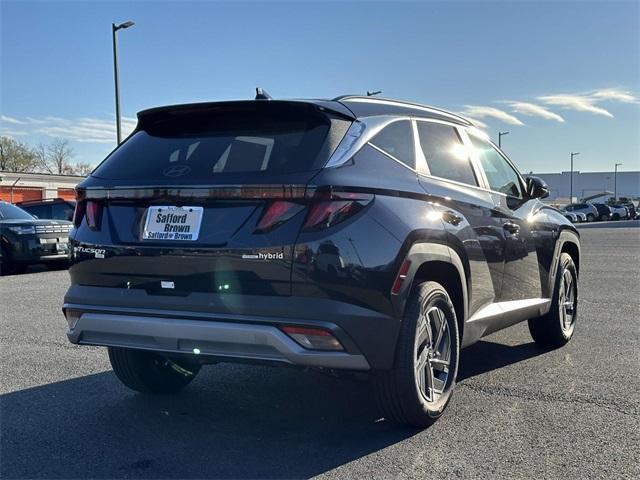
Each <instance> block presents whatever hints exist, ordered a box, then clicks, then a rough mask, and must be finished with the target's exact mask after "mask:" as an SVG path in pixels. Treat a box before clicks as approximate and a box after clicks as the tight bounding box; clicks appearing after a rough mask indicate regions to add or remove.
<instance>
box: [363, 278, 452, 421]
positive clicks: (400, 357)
mask: <svg viewBox="0 0 640 480" xmlns="http://www.w3.org/2000/svg"><path fill="white" fill-rule="evenodd" d="M437 310H439V311H440V312H441V313H442V315H443V317H444V320H443V319H442V317H438V318H440V321H441V324H443V325H445V329H444V330H442V331H443V332H444V333H443V334H442V336H441V341H440V342H439V343H438V345H437V347H438V348H431V349H428V348H427V347H426V346H424V345H426V343H425V344H421V343H420V340H419V339H420V338H422V335H424V334H425V332H427V330H426V329H427V328H428V336H427V339H428V342H427V343H435V342H433V341H432V340H431V338H432V337H431V332H433V331H435V332H436V333H437V331H436V330H434V329H432V328H431V325H433V323H432V322H431V321H429V322H427V321H426V319H427V318H428V315H425V314H426V312H431V313H434V312H436V311H437ZM436 313H437V312H436ZM437 315H439V314H437ZM437 315H436V316H437ZM420 325H423V326H426V327H425V328H420V329H419V326H420ZM447 346H448V347H449V349H448V350H449V352H448V361H449V366H448V368H447V370H448V371H447V372H446V379H444V380H442V378H443V377H444V375H445V372H444V371H443V370H444V367H441V366H437V365H436V367H437V368H442V369H443V370H442V371H440V370H435V368H436V367H434V366H433V365H434V364H433V363H431V362H444V361H445V360H446V358H445V356H446V353H447V352H446V350H447ZM427 350H429V351H430V352H432V353H433V352H434V350H435V352H436V353H435V354H434V355H433V356H429V355H426V357H428V358H430V359H429V360H427V361H426V362H425V365H426V366H427V367H426V368H429V369H431V370H430V371H431V372H432V375H431V376H430V377H429V376H428V375H427V373H426V372H427V370H426V369H422V370H420V371H422V372H424V373H423V374H424V377H421V378H423V382H424V384H425V385H426V384H427V383H428V382H430V384H431V385H432V386H434V387H435V385H436V381H437V382H440V383H439V385H442V389H441V390H442V391H441V393H440V394H438V393H437V392H436V389H435V388H434V389H428V388H421V386H420V385H419V382H420V379H419V378H418V377H419V374H418V373H417V372H416V370H417V369H418V367H417V364H418V362H419V361H420V359H424V357H425V355H424V354H425V353H426V352H427ZM440 351H442V352H443V353H442V356H441V357H438V355H440ZM459 362H460V339H459V336H458V322H457V319H456V312H455V309H454V307H453V304H452V302H451V298H450V297H449V294H448V293H447V291H446V290H445V289H444V288H443V287H442V285H440V284H439V283H436V282H424V283H421V284H419V285H417V286H416V287H415V288H414V289H413V292H412V293H411V296H410V297H409V299H408V301H407V306H406V309H405V316H404V320H403V321H402V325H401V327H400V335H399V338H398V344H397V347H396V353H395V360H394V365H393V368H392V369H391V370H384V371H377V372H374V373H373V374H372V376H371V379H372V383H373V389H374V392H375V396H376V400H377V403H378V405H379V407H380V409H381V410H382V413H383V415H384V416H385V418H387V419H388V420H391V421H394V422H397V423H401V424H405V425H410V426H415V427H427V426H429V425H431V424H432V423H433V422H435V421H436V420H437V419H438V418H440V416H442V414H443V413H444V411H445V408H446V407H447V405H448V404H449V401H450V400H451V397H452V394H453V389H454V387H455V382H456V375H457V374H458V364H459ZM427 379H429V380H427ZM424 390H430V396H431V397H432V398H431V399H429V398H427V394H425V393H423V391H424Z"/></svg>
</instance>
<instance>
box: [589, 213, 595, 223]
mask: <svg viewBox="0 0 640 480" xmlns="http://www.w3.org/2000/svg"><path fill="white" fill-rule="evenodd" d="M595 219H596V216H595V215H594V214H593V213H588V214H587V222H593V221H595Z"/></svg>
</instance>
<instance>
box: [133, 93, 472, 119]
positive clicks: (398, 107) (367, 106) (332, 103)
mask: <svg viewBox="0 0 640 480" xmlns="http://www.w3.org/2000/svg"><path fill="white" fill-rule="evenodd" d="M252 102H273V103H284V104H286V103H290V104H292V105H294V104H301V103H302V104H311V105H313V106H315V107H316V108H318V109H320V110H325V111H329V112H332V113H334V114H338V115H341V116H343V117H347V118H350V119H352V120H355V119H357V118H363V117H371V116H378V115H395V116H411V117H420V118H427V119H435V120H443V121H448V122H451V123H455V124H458V125H462V126H473V123H472V122H471V121H469V120H468V119H466V118H464V117H462V116H460V115H457V114H455V113H452V112H448V111H446V110H442V109H439V108H436V107H431V106H428V105H421V104H418V103H412V102H406V101H401V100H394V99H390V98H381V97H372V96H360V95H342V96H339V97H336V98H334V99H331V100H328V99H293V100H234V101H222V102H201V103H186V104H179V105H166V106H161V107H154V108H149V109H146V110H142V111H140V112H138V121H139V122H145V121H152V118H153V117H157V116H158V115H162V114H167V113H169V114H170V113H173V112H176V113H177V112H180V113H188V112H193V113H197V112H202V111H206V110H208V109H213V108H216V109H217V108H220V107H224V106H229V107H233V105H241V104H247V103H252Z"/></svg>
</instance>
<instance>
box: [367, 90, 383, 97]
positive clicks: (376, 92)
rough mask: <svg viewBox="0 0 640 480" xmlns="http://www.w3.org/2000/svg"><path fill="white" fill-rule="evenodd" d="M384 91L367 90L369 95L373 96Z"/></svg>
mask: <svg viewBox="0 0 640 480" xmlns="http://www.w3.org/2000/svg"><path fill="white" fill-rule="evenodd" d="M381 93H382V90H367V97H373V96H374V95H379V94H381Z"/></svg>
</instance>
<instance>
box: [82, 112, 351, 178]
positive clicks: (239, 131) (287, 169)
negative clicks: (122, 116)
mask: <svg viewBox="0 0 640 480" xmlns="http://www.w3.org/2000/svg"><path fill="white" fill-rule="evenodd" d="M274 103H275V104H274ZM349 124H350V122H348V121H344V120H339V119H337V118H333V117H332V116H330V115H328V114H326V113H324V112H319V111H318V110H317V109H316V108H314V107H312V106H310V105H308V104H301V105H295V106H291V105H290V104H286V105H283V104H277V103H276V102H273V103H272V102H264V103H258V102H247V103H244V104H239V105H238V104H235V105H234V106H233V107H227V108H218V109H216V108H213V109H210V110H206V111H195V112H194V111H186V112H176V113H160V114H158V116H157V118H154V119H152V120H148V121H147V122H146V124H145V122H143V127H142V128H143V130H140V131H138V132H136V133H134V134H133V135H132V136H131V137H130V138H129V139H128V140H127V141H126V142H125V143H124V144H123V145H122V146H121V147H120V148H118V149H117V150H115V151H114V152H113V153H112V154H111V155H110V156H109V157H108V158H107V159H106V160H105V161H104V162H103V163H102V164H100V165H99V166H98V168H97V169H96V170H95V171H94V172H93V174H92V175H93V176H94V177H100V178H105V179H143V178H144V179H147V180H148V179H165V180H166V179H167V178H177V179H180V180H189V179H198V180H203V179H204V180H206V179H211V178H212V177H221V178H224V176H225V174H244V173H254V172H257V173H260V172H264V173H294V172H302V171H309V170H315V169H319V168H321V167H322V166H323V165H324V164H325V163H326V162H327V160H328V159H329V156H330V155H331V153H332V152H333V150H335V148H336V146H337V144H338V143H339V141H340V140H341V138H342V136H343V135H344V133H345V132H346V129H347V128H348V126H349Z"/></svg>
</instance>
